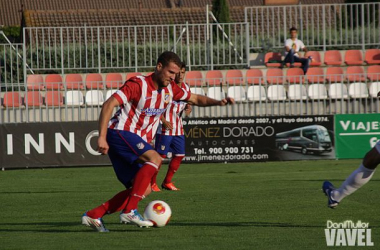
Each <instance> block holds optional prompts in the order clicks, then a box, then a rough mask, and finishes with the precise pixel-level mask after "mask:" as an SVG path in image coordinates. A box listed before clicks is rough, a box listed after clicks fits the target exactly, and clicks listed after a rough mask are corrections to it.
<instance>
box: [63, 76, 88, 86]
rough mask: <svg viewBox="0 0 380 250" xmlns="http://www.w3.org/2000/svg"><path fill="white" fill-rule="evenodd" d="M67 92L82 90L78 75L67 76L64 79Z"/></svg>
mask: <svg viewBox="0 0 380 250" xmlns="http://www.w3.org/2000/svg"><path fill="white" fill-rule="evenodd" d="M65 86H66V89H67V90H78V89H84V88H83V80H82V76H81V75H80V74H68V75H66V79H65Z"/></svg>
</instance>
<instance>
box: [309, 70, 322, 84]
mask: <svg viewBox="0 0 380 250" xmlns="http://www.w3.org/2000/svg"><path fill="white" fill-rule="evenodd" d="M306 77H307V82H308V83H324V82H325V81H326V78H325V75H324V73H323V69H322V68H309V69H308V71H307V72H306Z"/></svg>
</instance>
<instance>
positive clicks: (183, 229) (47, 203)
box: [0, 160, 380, 249]
mask: <svg viewBox="0 0 380 250" xmlns="http://www.w3.org/2000/svg"><path fill="white" fill-rule="evenodd" d="M359 163H360V161H359V160H342V161H299V162H270V163H234V164H233V163H229V164H191V165H190V164H186V165H183V166H182V167H181V168H180V170H179V172H178V173H177V174H176V175H175V177H174V180H175V181H176V184H177V185H178V187H180V188H181V191H180V192H169V191H163V192H160V193H153V194H152V195H151V196H149V197H148V198H147V199H145V200H144V201H143V202H141V204H140V209H139V211H140V212H141V213H142V212H143V209H144V207H145V205H146V204H147V203H148V202H149V201H152V200H154V199H160V200H164V201H166V202H167V203H169V205H170V206H171V208H172V211H173V215H172V220H171V222H170V223H169V225H168V226H166V227H164V228H150V229H140V228H138V227H135V226H131V225H122V224H119V218H118V214H113V215H107V216H105V217H104V219H105V223H106V226H107V227H108V229H109V230H110V231H111V232H110V233H108V234H99V233H96V232H93V231H92V230H91V229H90V228H87V227H85V226H82V225H81V224H80V218H81V215H82V213H83V212H84V211H86V210H87V209H90V208H92V207H94V206H97V205H99V204H100V203H101V202H103V201H105V200H107V199H108V198H111V197H112V196H113V195H114V194H115V193H116V192H118V191H120V190H121V189H122V186H121V184H119V182H118V181H117V180H116V178H115V176H114V173H113V170H112V168H109V167H101V168H68V169H63V168H62V169H45V170H42V169H34V170H14V171H13V170H12V171H5V172H0V183H1V185H0V204H1V205H0V208H1V217H0V249H326V241H325V236H324V229H325V228H326V221H327V220H333V221H334V222H341V221H344V220H347V219H350V220H353V221H355V222H356V221H357V220H361V221H363V222H369V223H370V226H371V228H372V241H373V242H374V243H375V248H376V245H380V228H379V225H380V214H379V213H378V208H379V206H380V200H379V199H378V198H379V195H378V192H377V190H379V189H380V182H379V180H380V177H379V176H378V175H377V174H375V176H374V178H373V179H372V181H371V182H370V183H368V184H367V185H366V186H364V187H363V188H362V189H360V190H359V191H358V192H356V193H355V194H353V195H352V196H350V197H349V198H347V199H346V200H344V201H343V202H342V204H341V205H339V206H338V208H337V209H335V210H332V209H328V208H327V206H326V203H327V200H326V198H325V196H324V195H323V194H322V192H321V185H322V181H323V180H325V179H329V180H331V181H332V182H333V183H335V184H337V185H338V184H340V183H341V182H342V181H343V180H344V178H346V177H347V176H348V175H349V174H350V173H351V172H352V171H353V170H354V169H355V168H357V166H358V165H359ZM166 169H167V167H166V166H163V168H162V170H161V172H160V174H159V177H158V180H159V181H161V180H162V179H163V176H164V174H165V172H166ZM350 249H352V247H351V248H350Z"/></svg>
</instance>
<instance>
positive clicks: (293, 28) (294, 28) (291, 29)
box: [289, 27, 297, 33]
mask: <svg viewBox="0 0 380 250" xmlns="http://www.w3.org/2000/svg"><path fill="white" fill-rule="evenodd" d="M293 30H295V31H297V28H296V27H291V28H290V30H289V32H290V33H292V31H293Z"/></svg>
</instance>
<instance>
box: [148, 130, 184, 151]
mask: <svg viewBox="0 0 380 250" xmlns="http://www.w3.org/2000/svg"><path fill="white" fill-rule="evenodd" d="M155 146H156V151H157V152H158V153H159V154H160V155H167V154H168V152H172V154H173V155H176V156H185V136H184V135H176V136H172V135H162V134H157V135H156V145H155Z"/></svg>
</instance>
